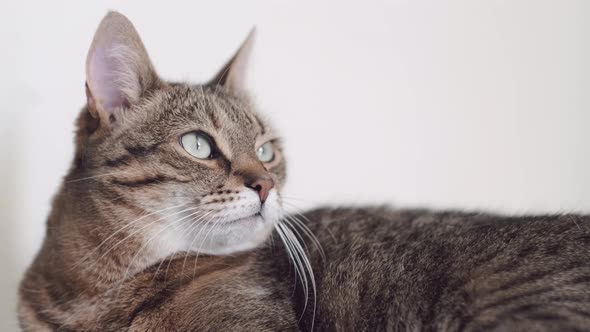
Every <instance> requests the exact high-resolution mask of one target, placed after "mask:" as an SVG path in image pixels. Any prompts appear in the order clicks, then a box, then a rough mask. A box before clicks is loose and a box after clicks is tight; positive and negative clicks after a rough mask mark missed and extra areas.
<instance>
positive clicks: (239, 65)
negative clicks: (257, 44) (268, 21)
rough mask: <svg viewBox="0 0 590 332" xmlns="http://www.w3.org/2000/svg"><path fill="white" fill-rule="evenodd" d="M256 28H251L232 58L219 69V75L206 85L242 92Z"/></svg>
mask: <svg viewBox="0 0 590 332" xmlns="http://www.w3.org/2000/svg"><path fill="white" fill-rule="evenodd" d="M255 37H256V28H252V30H250V33H249V34H248V37H246V40H245V41H244V42H243V43H242V46H240V48H239V49H238V51H237V52H236V53H235V54H234V56H232V58H231V59H230V60H229V61H228V62H227V63H226V64H225V66H223V68H221V70H220V71H219V73H218V74H217V75H216V76H215V77H214V78H213V79H212V80H211V81H209V83H208V85H213V86H215V85H220V86H223V87H225V88H226V89H228V90H230V91H235V92H239V91H244V90H245V83H246V74H247V71H248V58H249V57H250V54H251V53H252V48H253V47H254V39H255Z"/></svg>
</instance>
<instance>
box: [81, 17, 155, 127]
mask: <svg viewBox="0 0 590 332" xmlns="http://www.w3.org/2000/svg"><path fill="white" fill-rule="evenodd" d="M160 85H161V81H160V79H159V78H158V75H157V74H156V72H155V70H154V68H153V66H152V63H151V61H150V59H149V57H148V54H147V51H146V50H145V47H144V46H143V43H142V42H141V39H140V38H139V35H138V33H137V31H136V30H135V28H134V27H133V24H132V23H131V22H130V21H129V20H128V19H127V17H125V16H123V15H122V14H120V13H117V12H109V13H108V14H107V15H106V16H105V17H104V18H103V19H102V21H101V22H100V25H99V26H98V29H97V30H96V33H95V35H94V39H93V41H92V45H91V46H90V50H89V51H88V57H87V59H86V94H87V97H88V107H89V110H90V112H91V114H92V116H93V117H95V118H98V119H99V120H100V122H101V123H109V122H111V121H112V119H114V118H115V117H116V115H117V113H118V112H121V111H123V110H125V109H126V108H128V107H129V106H131V105H133V104H135V103H137V102H138V101H139V99H140V98H141V97H142V96H143V95H144V94H145V93H146V92H147V91H149V90H151V89H155V88H157V87H158V86H160Z"/></svg>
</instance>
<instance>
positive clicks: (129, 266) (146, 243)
mask: <svg viewBox="0 0 590 332" xmlns="http://www.w3.org/2000/svg"><path fill="white" fill-rule="evenodd" d="M200 212H202V211H197V212H194V213H191V214H189V215H188V216H185V217H182V218H180V219H177V220H175V221H173V222H171V223H170V224H169V225H167V226H165V227H164V228H162V229H161V230H160V231H158V232H157V233H156V234H154V235H153V236H152V237H151V238H150V239H149V240H148V241H146V242H145V243H144V244H143V245H142V246H141V247H140V248H139V250H138V251H137V252H136V253H135V255H134V256H133V258H132V259H131V262H129V264H128V265H127V269H126V270H125V274H124V278H123V280H125V279H127V275H128V273H129V269H130V268H131V266H132V265H133V262H134V261H135V259H136V258H137V256H139V254H140V253H141V252H142V251H143V249H145V248H146V247H147V245H148V244H149V243H150V242H152V241H153V240H154V239H156V237H157V236H158V235H160V234H161V233H163V232H164V231H165V230H167V229H168V228H170V227H171V226H173V225H175V224H177V223H178V222H180V221H182V220H184V219H187V218H189V217H191V216H193V215H195V214H197V213H200Z"/></svg>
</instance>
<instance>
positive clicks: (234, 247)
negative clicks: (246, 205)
mask: <svg viewBox="0 0 590 332" xmlns="http://www.w3.org/2000/svg"><path fill="white" fill-rule="evenodd" d="M273 225H274V222H270V221H268V220H265V218H264V217H263V216H262V215H260V214H256V215H253V216H249V217H245V218H239V219H236V220H232V221H226V222H224V223H223V226H220V227H215V226H211V229H210V230H209V231H210V232H211V233H212V234H211V235H210V240H205V241H204V242H205V243H204V244H202V245H201V246H198V247H193V248H190V249H191V251H195V252H200V253H204V254H209V255H228V254H233V253H236V252H240V251H246V250H251V249H254V248H257V247H259V246H260V245H261V244H262V243H263V242H264V241H265V240H266V239H268V237H269V236H270V233H271V232H272V229H273Z"/></svg>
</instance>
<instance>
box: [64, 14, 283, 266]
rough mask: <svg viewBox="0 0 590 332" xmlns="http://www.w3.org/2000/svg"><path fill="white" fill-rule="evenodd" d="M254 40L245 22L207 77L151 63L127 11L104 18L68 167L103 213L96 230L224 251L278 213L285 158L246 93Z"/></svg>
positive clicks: (251, 238) (154, 243) (247, 242)
mask: <svg viewBox="0 0 590 332" xmlns="http://www.w3.org/2000/svg"><path fill="white" fill-rule="evenodd" d="M252 42H253V34H252V33H251V34H250V36H249V37H248V38H247V40H246V41H245V42H244V44H243V45H242V46H241V47H240V49H239V50H238V51H237V53H236V54H235V55H234V56H233V57H232V59H231V60H230V61H229V62H228V63H227V64H226V65H225V66H224V67H223V68H222V69H221V71H220V72H219V74H218V75H217V76H216V77H214V78H213V79H212V80H211V81H210V82H209V83H206V84H202V85H189V84H183V83H172V82H166V81H164V80H162V79H161V78H160V77H159V76H158V75H157V74H156V72H155V70H154V67H153V65H152V64H151V61H150V60H149V58H148V55H147V52H146V50H145V48H144V46H143V43H142V42H141V39H140V38H139V35H138V34H137V32H136V30H135V29H134V27H133V25H132V24H131V22H129V20H128V19H127V18H126V17H124V16H123V15H121V14H119V13H115V12H111V13H109V14H108V15H107V16H106V17H105V18H104V19H103V21H102V22H101V24H100V26H99V27H98V30H97V32H96V35H95V37H94V40H93V42H92V45H91V47H90V50H89V53H88V58H87V63H86V93H87V97H88V104H87V106H86V107H85V108H84V110H83V111H82V114H81V115H80V118H79V120H78V133H77V142H76V143H77V148H76V149H77V150H76V161H75V163H74V167H73V171H72V173H71V174H70V176H69V177H68V178H67V179H66V186H72V187H76V188H78V189H76V190H78V192H80V195H87V196H88V195H90V196H93V197H94V200H93V204H92V205H93V210H94V211H98V212H99V213H101V214H102V215H110V217H109V219H110V221H109V222H110V223H111V225H109V226H108V227H109V228H110V229H109V230H108V231H106V230H105V231H104V232H103V233H102V235H101V237H102V238H106V237H108V236H112V235H109V234H113V233H114V232H115V231H118V230H120V229H125V230H124V231H123V233H124V234H131V233H132V232H136V233H135V234H139V235H140V236H141V237H140V238H141V239H142V240H141V241H143V244H142V245H143V247H144V248H146V249H148V250H152V251H153V250H162V254H163V255H166V254H169V253H173V252H176V251H191V250H192V251H198V252H204V253H210V254H226V253H231V252H235V251H241V250H247V249H250V248H253V247H256V246H257V245H259V244H260V243H261V242H262V241H264V240H265V239H266V238H267V237H268V235H269V234H270V231H271V230H272V227H273V225H274V224H275V223H276V222H277V221H278V219H279V218H280V216H281V211H282V208H281V198H280V196H279V192H280V189H281V187H282V184H283V182H284V180H285V161H284V158H283V154H282V151H281V146H280V142H279V141H278V137H277V136H276V134H275V133H274V132H273V130H272V129H271V127H270V126H269V125H268V124H267V122H266V121H264V119H262V118H260V117H259V115H258V114H257V113H256V112H255V110H254V108H253V105H252V104H251V103H250V101H249V100H248V99H247V97H246V96H245V95H244V86H243V84H244V81H245V80H244V74H245V71H246V68H245V66H246V62H247V57H248V54H249V52H250V49H251V47H252ZM87 181H91V182H92V185H91V184H89V183H88V182H87ZM91 210H92V209H91ZM89 213H92V212H90V211H89ZM120 237H121V236H120V235H118V238H120ZM102 240H105V239H102Z"/></svg>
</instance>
